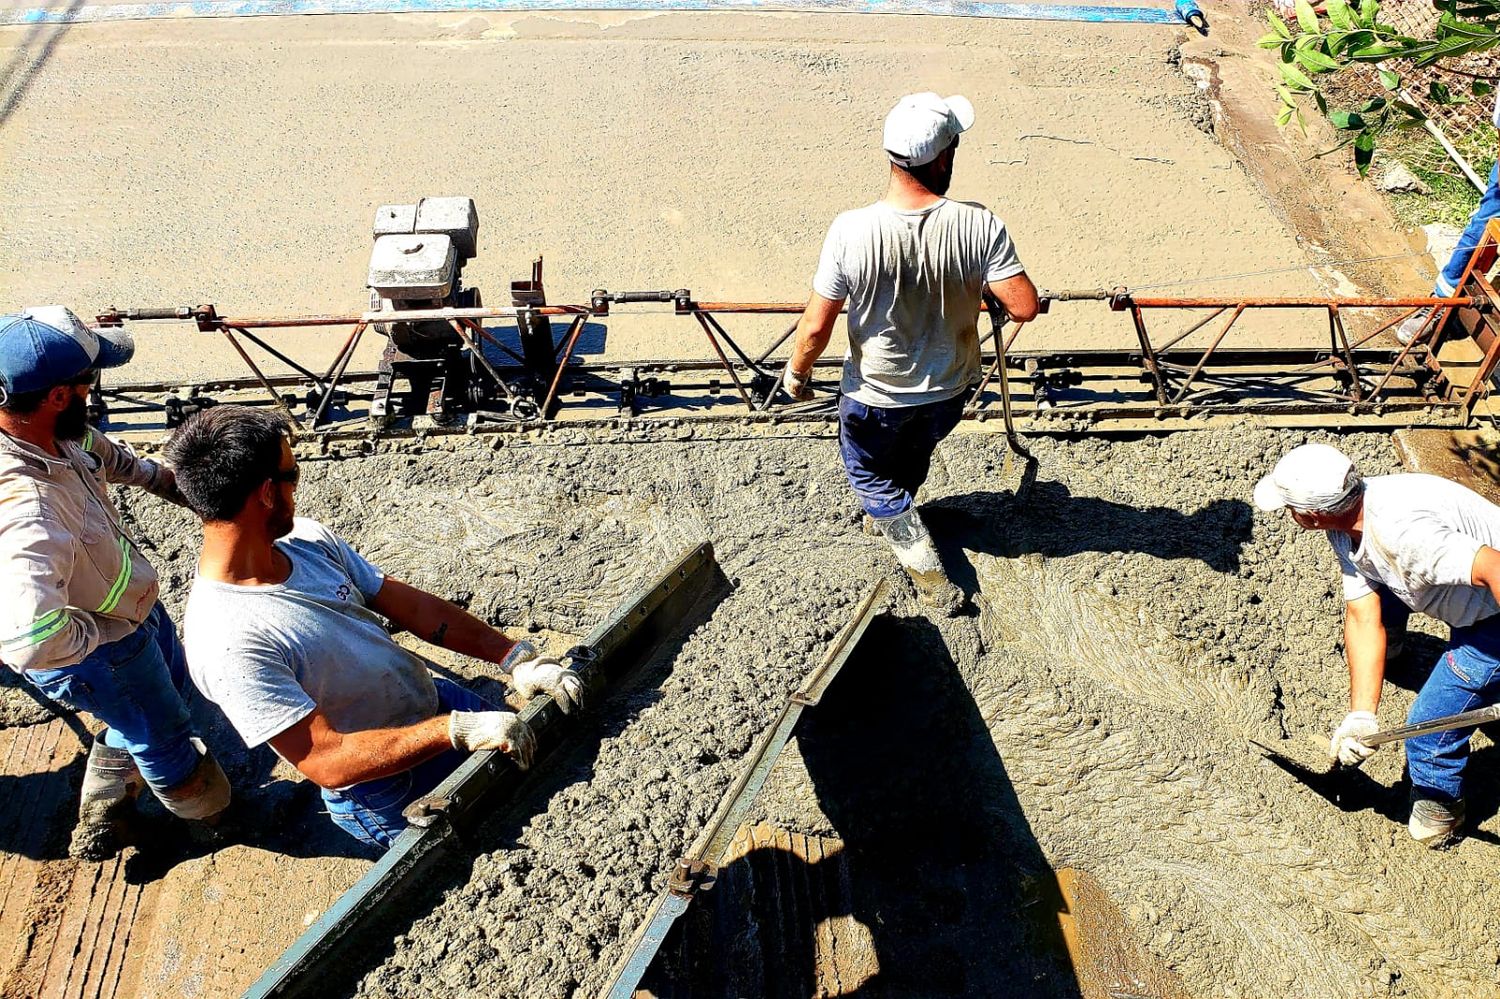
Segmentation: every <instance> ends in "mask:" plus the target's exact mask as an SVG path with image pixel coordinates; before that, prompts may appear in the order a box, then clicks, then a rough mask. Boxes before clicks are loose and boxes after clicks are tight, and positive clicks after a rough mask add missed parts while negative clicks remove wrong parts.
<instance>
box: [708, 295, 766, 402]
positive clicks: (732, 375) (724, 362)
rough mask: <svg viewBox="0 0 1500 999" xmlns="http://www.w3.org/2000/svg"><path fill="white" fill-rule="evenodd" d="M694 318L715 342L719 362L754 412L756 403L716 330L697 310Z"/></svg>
mask: <svg viewBox="0 0 1500 999" xmlns="http://www.w3.org/2000/svg"><path fill="white" fill-rule="evenodd" d="M693 318H694V319H696V320H698V325H699V326H702V327H703V332H704V335H706V336H707V337H708V342H709V343H711V344H713V348H714V353H715V354H718V355H719V363H720V364H722V365H723V366H724V370H725V371H727V372H729V379H730V381H732V382H734V387H735V389H736V390H737V391H738V392H739V394H740V398H741V399H743V400H745V408H746V409H748V410H750V412H752V413H753V412H755V403H753V402H751V401H750V393H748V392H746V391H745V386H744V385H741V384H740V376H739V375H738V374H736V373H735V370H734V365H732V364H730V363H729V358H727V357H725V356H724V348H723V347H720V346H719V340H718V338H717V337H715V336H714V331H713V330H712V329H711V328H709V325H708V323H707V322H706V321H705V320H704V318H703V314H702V313H701V312H695V313H694V314H693Z"/></svg>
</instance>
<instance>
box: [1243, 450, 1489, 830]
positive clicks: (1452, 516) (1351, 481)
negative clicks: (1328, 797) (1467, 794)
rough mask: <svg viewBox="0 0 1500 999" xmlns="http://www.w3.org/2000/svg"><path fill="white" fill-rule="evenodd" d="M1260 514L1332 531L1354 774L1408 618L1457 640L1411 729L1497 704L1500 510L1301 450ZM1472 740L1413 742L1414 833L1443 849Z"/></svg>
mask: <svg viewBox="0 0 1500 999" xmlns="http://www.w3.org/2000/svg"><path fill="white" fill-rule="evenodd" d="M1255 504H1256V506H1258V507H1260V509H1262V510H1266V511H1274V510H1283V509H1284V510H1286V511H1287V512H1288V513H1289V514H1290V515H1291V517H1292V519H1293V520H1294V521H1296V523H1297V524H1298V526H1300V527H1303V528H1305V529H1307V530H1316V531H1325V532H1327V535H1328V540H1329V543H1330V544H1331V545H1332V546H1333V551H1334V555H1335V557H1336V558H1337V560H1338V564H1339V568H1340V570H1341V571H1342V573H1343V587H1344V600H1345V612H1344V647H1345V655H1346V656H1347V658H1348V664H1349V713H1348V714H1347V715H1346V716H1345V718H1344V720H1343V721H1342V722H1341V723H1340V724H1339V725H1338V727H1337V728H1335V729H1334V732H1333V738H1332V740H1331V745H1330V747H1329V751H1330V753H1331V754H1332V755H1333V756H1334V757H1335V758H1337V759H1338V760H1339V761H1340V762H1342V763H1344V764H1346V765H1349V766H1358V765H1359V764H1361V763H1363V762H1364V761H1365V760H1366V759H1368V758H1369V757H1370V755H1371V754H1373V753H1374V751H1375V750H1374V749H1372V748H1371V747H1370V746H1368V745H1366V744H1365V743H1363V742H1362V741H1360V740H1361V738H1362V737H1364V736H1369V735H1372V734H1374V733H1375V732H1376V731H1377V730H1378V729H1379V725H1378V724H1377V722H1376V711H1377V709H1378V708H1379V706H1380V694H1381V685H1382V683H1383V682H1384V679H1385V667H1386V662H1387V660H1388V659H1392V658H1394V657H1395V655H1396V654H1399V650H1400V636H1402V635H1403V634H1404V633H1405V626H1406V619H1407V616H1408V615H1409V614H1410V613H1411V612H1412V611H1417V612H1419V613H1422V614H1426V615H1428V616H1429V617H1433V618H1436V619H1438V620H1439V621H1443V622H1445V623H1446V624H1448V625H1449V627H1450V629H1451V637H1450V638H1449V641H1448V647H1447V649H1445V650H1444V652H1443V655H1442V657H1441V658H1440V659H1439V660H1438V662H1437V665H1436V666H1434V668H1433V670H1432V674H1431V676H1429V677H1428V679H1427V682H1426V683H1425V684H1424V685H1423V686H1422V690H1421V692H1420V693H1419V694H1418V695H1417V700H1416V702H1415V703H1414V704H1413V705H1412V708H1411V712H1410V715H1409V717H1408V719H1407V720H1408V722H1410V723H1413V724H1415V723H1418V722H1425V721H1430V720H1431V719H1433V718H1439V717H1442V716H1444V715H1451V714H1458V713H1459V712H1463V711H1469V710H1473V709H1476V708H1480V707H1485V706H1487V705H1490V704H1494V703H1496V702H1497V701H1500V550H1497V549H1500V507H1497V506H1496V505H1495V504H1493V503H1491V502H1489V501H1488V500H1486V499H1484V498H1483V497H1481V496H1479V495H1478V494H1477V493H1475V492H1473V491H1472V490H1469V489H1466V488H1464V487H1463V486H1461V485H1459V484H1457V483H1455V482H1450V481H1449V480H1447V479H1442V478H1438V477H1437V476H1433V475H1417V474H1404V475H1382V476H1376V477H1374V478H1369V479H1366V478H1364V477H1363V476H1361V475H1360V473H1359V470H1358V469H1357V468H1356V467H1355V466H1354V463H1353V462H1352V461H1350V460H1349V458H1348V457H1346V456H1345V455H1344V454H1343V453H1342V452H1340V451H1339V450H1337V449H1336V448H1333V447H1329V446H1328V445H1326V444H1304V445H1302V446H1301V447H1297V448H1294V449H1292V450H1291V451H1290V452H1288V453H1287V454H1286V455H1285V456H1284V457H1282V459H1281V460H1280V461H1278V462H1277V463H1276V467H1275V468H1274V469H1273V470H1272V471H1271V473H1270V474H1269V475H1267V476H1265V477H1264V478H1262V479H1261V480H1260V482H1259V483H1257V485H1256V487H1255ZM1472 734H1473V729H1456V730H1452V731H1448V732H1439V733H1435V734H1431V735H1425V736H1420V737H1417V738H1414V739H1410V740H1408V741H1407V743H1406V754H1407V766H1408V770H1409V771H1410V774H1411V783H1412V789H1411V800H1412V811H1411V821H1410V824H1409V828H1410V830H1411V834H1412V836H1413V837H1414V838H1416V839H1417V840H1418V841H1419V842H1422V843H1424V844H1426V845H1428V846H1442V845H1445V844H1446V843H1448V842H1449V841H1450V840H1451V839H1453V837H1454V836H1455V835H1456V834H1457V833H1458V831H1459V829H1460V827H1461V826H1462V824H1463V818H1464V805H1463V772H1464V766H1465V764H1466V763H1467V762H1468V757H1469V738H1470V736H1471V735H1472Z"/></svg>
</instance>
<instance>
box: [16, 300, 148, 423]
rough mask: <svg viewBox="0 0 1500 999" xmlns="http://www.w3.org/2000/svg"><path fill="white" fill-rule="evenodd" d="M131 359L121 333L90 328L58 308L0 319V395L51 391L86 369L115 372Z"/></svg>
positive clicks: (47, 307) (132, 351) (127, 338)
mask: <svg viewBox="0 0 1500 999" xmlns="http://www.w3.org/2000/svg"><path fill="white" fill-rule="evenodd" d="M134 354H135V341H134V340H133V339H132V338H131V336H130V334H129V333H126V332H125V331H124V330H107V331H106V330H93V329H89V328H88V327H87V326H85V325H84V324H83V321H82V320H80V319H79V318H78V317H77V316H75V315H74V314H73V313H72V312H71V311H70V310H68V309H65V308H63V307H62V306H61V305H36V306H31V307H29V308H25V309H22V310H21V311H20V312H15V313H12V314H10V315H7V316H0V393H4V395H5V396H11V395H16V394H19V393H23V392H37V391H41V390H42V389H49V388H52V387H53V386H54V385H62V384H64V383H66V382H69V381H72V380H73V379H75V378H77V377H78V376H79V375H81V374H83V373H84V372H85V371H88V370H89V369H90V368H117V367H119V366H120V365H122V364H124V363H125V362H126V361H128V360H130V358H131V357H132V356H134ZM0 401H3V399H0Z"/></svg>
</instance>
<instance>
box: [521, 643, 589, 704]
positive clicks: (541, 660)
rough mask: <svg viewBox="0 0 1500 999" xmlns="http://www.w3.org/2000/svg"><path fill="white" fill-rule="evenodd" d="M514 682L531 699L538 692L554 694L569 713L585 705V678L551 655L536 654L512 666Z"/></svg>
mask: <svg viewBox="0 0 1500 999" xmlns="http://www.w3.org/2000/svg"><path fill="white" fill-rule="evenodd" d="M510 683H511V686H513V687H515V688H516V693H518V694H520V695H521V696H522V697H524V698H526V699H527V700H530V699H531V698H533V697H535V696H536V695H537V694H550V695H551V696H552V699H553V700H554V701H556V702H557V706H558V707H559V708H561V709H562V713H563V714H565V715H568V714H572V713H573V709H574V708H581V707H583V678H582V677H580V676H579V675H578V674H577V673H574V672H573V671H572V670H570V669H567V668H566V667H564V666H563V664H562V662H561V661H560V660H557V659H554V658H552V657H551V656H534V657H532V658H530V659H525V660H522V661H521V662H519V663H517V664H516V665H515V666H513V667H512V668H511V671H510Z"/></svg>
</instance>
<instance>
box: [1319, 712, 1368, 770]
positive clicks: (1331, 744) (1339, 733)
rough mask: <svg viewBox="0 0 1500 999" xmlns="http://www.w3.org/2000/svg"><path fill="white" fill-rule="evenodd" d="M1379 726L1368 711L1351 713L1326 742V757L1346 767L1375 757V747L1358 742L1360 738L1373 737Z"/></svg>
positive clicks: (1357, 764) (1354, 765)
mask: <svg viewBox="0 0 1500 999" xmlns="http://www.w3.org/2000/svg"><path fill="white" fill-rule="evenodd" d="M1379 731H1380V725H1379V724H1378V723H1377V722H1376V721H1375V716H1374V715H1373V714H1371V713H1370V712H1369V711H1351V712H1349V713H1348V714H1347V715H1345V716H1344V720H1343V721H1342V722H1340V723H1339V727H1338V728H1336V729H1334V730H1333V735H1332V737H1330V738H1329V740H1328V755H1329V756H1330V757H1332V758H1333V759H1335V760H1338V761H1339V762H1340V763H1342V764H1343V765H1344V766H1346V767H1357V766H1359V765H1360V764H1361V763H1363V762H1365V760H1368V759H1369V758H1370V757H1371V756H1374V755H1375V747H1373V746H1366V745H1365V744H1364V743H1362V742H1360V741H1359V739H1360V737H1361V736H1365V735H1374V734H1375V733H1376V732H1379Z"/></svg>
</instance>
